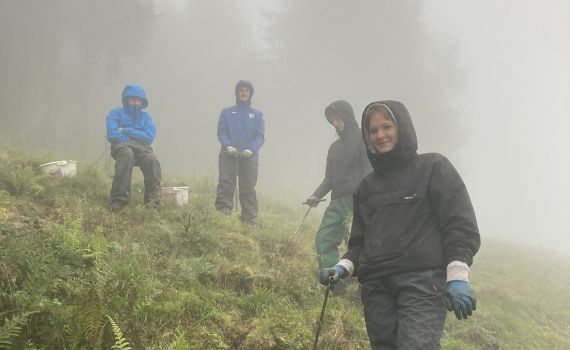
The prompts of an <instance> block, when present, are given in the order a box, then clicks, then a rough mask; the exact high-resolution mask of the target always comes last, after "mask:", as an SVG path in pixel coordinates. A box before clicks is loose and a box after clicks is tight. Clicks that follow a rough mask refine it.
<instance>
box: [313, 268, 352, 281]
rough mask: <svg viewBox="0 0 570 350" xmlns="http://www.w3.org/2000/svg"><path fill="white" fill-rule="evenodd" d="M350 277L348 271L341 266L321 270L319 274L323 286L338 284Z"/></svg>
mask: <svg viewBox="0 0 570 350" xmlns="http://www.w3.org/2000/svg"><path fill="white" fill-rule="evenodd" d="M347 276H348V270H347V269H345V268H344V267H342V266H340V265H335V266H333V267H327V268H324V269H321V271H320V272H319V282H320V283H321V284H322V285H325V286H326V285H328V284H329V283H330V284H333V285H334V284H336V283H337V282H338V281H339V280H341V279H343V278H345V277H347Z"/></svg>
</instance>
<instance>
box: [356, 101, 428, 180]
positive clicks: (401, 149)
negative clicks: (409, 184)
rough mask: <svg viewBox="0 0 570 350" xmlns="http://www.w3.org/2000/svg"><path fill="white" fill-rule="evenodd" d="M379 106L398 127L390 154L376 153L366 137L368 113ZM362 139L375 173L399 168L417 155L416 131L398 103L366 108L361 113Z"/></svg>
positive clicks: (405, 111) (370, 105)
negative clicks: (394, 143) (394, 144)
mask: <svg viewBox="0 0 570 350" xmlns="http://www.w3.org/2000/svg"><path fill="white" fill-rule="evenodd" d="M376 105H380V106H381V107H384V108H385V110H387V111H388V113H390V114H391V116H392V117H393V118H394V120H395V121H396V125H397V126H398V142H397V143H396V146H395V147H394V149H392V150H391V151H390V152H387V153H383V154H380V153H378V152H376V149H375V148H374V145H372V144H371V142H370V138H369V136H368V116H367V114H368V111H369V109H370V108H371V107H373V106H376ZM361 125H362V137H363V139H364V143H365V144H366V150H367V153H368V159H370V163H371V164H372V167H373V168H374V171H375V172H377V173H384V172H387V171H389V170H391V169H394V168H397V167H400V166H402V165H404V164H405V163H407V162H408V161H409V160H411V159H412V158H414V157H415V156H416V155H417V150H418V139H417V137H416V130H415V128H414V124H413V123H412V118H411V117H410V113H409V112H408V109H407V108H406V106H404V104H402V103H401V102H398V101H377V102H372V103H370V104H368V106H366V108H365V109H364V112H362V124H361Z"/></svg>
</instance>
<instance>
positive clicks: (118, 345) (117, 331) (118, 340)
mask: <svg viewBox="0 0 570 350" xmlns="http://www.w3.org/2000/svg"><path fill="white" fill-rule="evenodd" d="M105 316H107V318H108V319H109V322H110V323H111V328H112V329H113V336H114V337H115V344H114V345H113V346H112V347H111V349H115V350H132V348H131V347H130V344H129V342H128V341H127V339H126V338H125V337H124V336H123V332H122V331H121V328H119V326H118V325H117V324H116V323H115V321H113V319H112V318H111V316H109V315H105Z"/></svg>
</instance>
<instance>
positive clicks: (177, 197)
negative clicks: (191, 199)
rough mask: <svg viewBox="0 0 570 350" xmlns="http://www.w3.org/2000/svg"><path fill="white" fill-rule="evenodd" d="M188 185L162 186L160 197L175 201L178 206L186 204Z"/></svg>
mask: <svg viewBox="0 0 570 350" xmlns="http://www.w3.org/2000/svg"><path fill="white" fill-rule="evenodd" d="M189 192H190V187H184V186H182V187H163V188H162V197H164V198H166V199H168V200H171V201H173V202H175V203H176V204H177V205H178V206H183V205H187V204H188V193H189Z"/></svg>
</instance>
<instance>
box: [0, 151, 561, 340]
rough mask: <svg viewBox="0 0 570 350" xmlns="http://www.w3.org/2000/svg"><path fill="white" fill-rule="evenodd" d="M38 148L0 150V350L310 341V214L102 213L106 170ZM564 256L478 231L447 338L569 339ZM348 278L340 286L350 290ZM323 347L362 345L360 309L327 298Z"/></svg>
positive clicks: (200, 203)
mask: <svg viewBox="0 0 570 350" xmlns="http://www.w3.org/2000/svg"><path fill="white" fill-rule="evenodd" d="M50 160H53V159H52V158H49V157H48V156H47V155H37V154H31V153H25V152H22V151H19V150H14V149H10V148H7V147H0V316H1V317H0V349H1V348H14V349H101V348H103V349H108V348H111V347H112V348H114V349H121V348H123V349H124V348H129V347H130V348H133V349H307V348H311V346H312V342H313V338H314V331H315V321H316V319H317V318H318V316H319V313H320V309H321V306H322V301H323V296H324V289H323V288H322V287H321V286H320V285H318V283H317V281H316V276H315V271H316V259H315V256H314V252H313V250H312V246H313V239H314V232H315V231H316V228H317V226H318V220H319V217H318V216H319V215H318V214H317V213H312V215H309V220H308V222H307V224H306V226H305V227H304V229H302V230H301V232H300V235H299V239H293V238H294V237H292V236H291V234H292V233H293V232H294V231H295V228H296V226H297V225H298V224H299V222H300V220H301V218H302V216H303V214H304V210H305V209H303V208H295V209H294V208H290V207H284V206H281V205H279V204H278V203H275V202H269V201H266V200H263V199H262V200H261V201H260V202H261V205H262V208H261V217H260V221H261V224H262V225H261V227H258V228H253V229H252V228H249V227H245V226H242V225H241V224H240V223H239V221H238V220H237V219H236V218H235V217H234V218H231V219H228V218H227V217H225V216H222V215H220V214H219V213H217V212H216V211H215V210H213V208H212V201H213V198H214V190H215V186H214V183H213V181H212V180H210V179H186V180H185V181H186V182H185V183H182V182H172V181H170V182H171V185H183V184H188V185H190V186H191V187H192V189H193V192H192V194H191V200H190V205H189V206H188V207H185V208H177V207H174V206H172V205H170V206H169V205H167V206H165V208H164V209H162V210H161V211H160V212H155V211H153V210H149V209H147V208H145V207H143V206H142V205H140V204H139V203H141V202H142V194H141V193H140V192H139V189H141V188H142V186H143V185H142V180H141V178H140V175H138V172H137V176H136V177H135V180H134V183H133V189H134V191H133V201H132V204H131V205H130V206H129V207H128V208H127V209H126V210H125V211H124V212H122V213H121V214H119V215H112V214H111V213H109V212H108V210H107V203H108V190H109V188H110V178H111V176H110V175H111V174H110V173H109V172H108V171H106V170H105V169H103V168H102V167H99V166H97V165H93V164H90V165H88V166H83V167H82V164H84V163H85V164H88V162H80V163H79V169H78V170H79V174H78V176H76V177H73V178H57V177H48V176H43V175H41V174H39V172H38V170H37V169H38V165H39V164H41V163H43V162H47V161H50ZM568 266H569V264H568V260H567V259H566V258H562V257H556V256H553V255H552V254H549V253H547V252H536V251H534V250H533V249H531V248H528V247H523V246H516V245H513V244H507V243H502V242H495V241H489V240H486V241H484V242H483V247H482V250H481V252H480V253H479V255H478V256H477V257H476V262H475V265H474V266H473V269H472V274H471V276H472V280H473V284H474V287H475V289H476V292H477V294H478V299H479V304H478V309H477V312H476V314H475V316H474V317H473V318H471V319H470V320H469V321H467V322H459V321H457V320H455V319H454V318H453V317H452V315H451V314H450V317H449V318H448V322H447V325H446V329H445V334H444V337H443V339H442V347H443V348H444V349H569V348H570V311H569V308H568V305H569V304H570V293H569V292H568V290H569V288H570V282H569V281H570V278H569V277H570V271H569V267H568ZM356 288H357V286H356V283H354V284H352V285H351V286H350V287H349V292H355V291H356ZM319 344H320V346H319V348H322V349H368V348H369V344H368V341H367V336H366V329H365V326H364V321H363V317H362V307H361V305H360V304H359V302H358V301H355V300H354V298H352V299H351V298H348V297H346V298H342V299H339V298H330V299H329V304H328V306H327V310H326V315H325V320H324V324H323V331H322V334H321V337H320V342H319Z"/></svg>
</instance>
